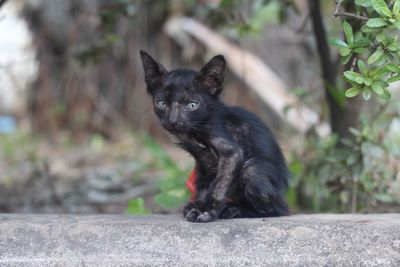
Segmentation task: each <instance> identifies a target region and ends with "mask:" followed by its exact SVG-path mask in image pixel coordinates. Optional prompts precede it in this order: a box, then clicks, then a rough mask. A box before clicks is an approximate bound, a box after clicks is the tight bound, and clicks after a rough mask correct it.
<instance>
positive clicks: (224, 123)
mask: <svg viewBox="0 0 400 267" xmlns="http://www.w3.org/2000/svg"><path fill="white" fill-rule="evenodd" d="M141 57H142V61H143V66H144V70H145V79H146V83H147V89H148V92H149V94H150V95H151V96H152V97H153V103H154V111H155V113H156V115H157V116H158V118H159V119H160V122H161V124H162V126H163V127H164V128H165V129H166V130H168V131H169V132H171V133H172V134H173V135H175V136H176V137H177V138H178V140H179V144H180V146H181V147H182V148H184V149H185V150H187V151H188V152H189V153H190V154H191V155H192V156H193V157H194V158H195V161H196V176H197V181H196V190H197V195H196V200H195V202H194V203H188V204H187V205H186V207H185V208H184V216H185V217H186V218H187V219H188V220H189V221H193V222H209V221H213V220H215V219H217V218H223V219H229V218H241V217H250V218H251V217H270V216H283V215H287V214H288V206H287V204H286V202H285V199H284V193H285V190H286V188H287V186H288V170H287V167H286V164H285V159H284V157H283V155H282V152H281V149H280V148H279V145H278V144H277V142H276V141H275V139H274V137H273V135H272V134H271V132H270V131H269V129H268V128H267V126H266V125H265V124H264V123H262V122H261V120H260V119H259V118H258V117H257V116H255V115H254V114H252V113H250V112H247V111H245V110H243V109H241V108H238V107H228V106H226V105H225V104H224V103H222V102H220V101H219V99H218V95H219V94H220V92H221V91H222V88H223V80H224V73H225V60H224V58H223V57H222V56H215V57H214V58H212V59H211V60H210V61H209V62H208V63H207V64H206V65H205V66H204V67H203V68H202V69H201V70H200V71H194V70H188V69H178V70H172V71H170V72H168V71H167V70H166V69H165V68H164V67H163V66H162V65H161V64H159V63H157V62H156V61H155V60H154V59H153V58H152V57H151V56H150V55H148V54H147V53H146V52H144V51H141ZM194 106H195V107H196V108H195V110H190V109H191V108H193V107H194Z"/></svg>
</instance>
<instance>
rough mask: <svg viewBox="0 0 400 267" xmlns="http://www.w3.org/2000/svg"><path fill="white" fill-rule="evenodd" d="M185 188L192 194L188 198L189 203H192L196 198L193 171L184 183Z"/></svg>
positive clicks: (194, 172)
mask: <svg viewBox="0 0 400 267" xmlns="http://www.w3.org/2000/svg"><path fill="white" fill-rule="evenodd" d="M186 187H187V188H188V189H189V191H190V192H191V193H192V196H191V197H190V202H192V203H193V202H194V200H195V198H196V171H195V169H193V170H192V172H191V173H190V175H189V179H187V181H186Z"/></svg>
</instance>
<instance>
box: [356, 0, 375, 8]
mask: <svg viewBox="0 0 400 267" xmlns="http://www.w3.org/2000/svg"><path fill="white" fill-rule="evenodd" d="M355 3H356V5H359V6H363V7H370V6H372V3H371V0H355Z"/></svg>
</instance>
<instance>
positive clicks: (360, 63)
mask: <svg viewBox="0 0 400 267" xmlns="http://www.w3.org/2000/svg"><path fill="white" fill-rule="evenodd" d="M357 65H358V68H359V69H360V71H361V72H362V73H363V74H364V76H367V73H368V69H367V66H366V65H365V63H364V61H362V60H361V59H359V60H358V61H357Z"/></svg>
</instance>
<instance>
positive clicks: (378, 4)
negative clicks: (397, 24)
mask: <svg viewBox="0 0 400 267" xmlns="http://www.w3.org/2000/svg"><path fill="white" fill-rule="evenodd" d="M371 2H372V7H373V8H374V9H375V11H376V12H377V13H378V14H379V15H381V16H384V17H389V18H390V17H391V16H392V12H391V11H390V9H389V8H388V6H387V4H386V3H385V1H384V0H371Z"/></svg>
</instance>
